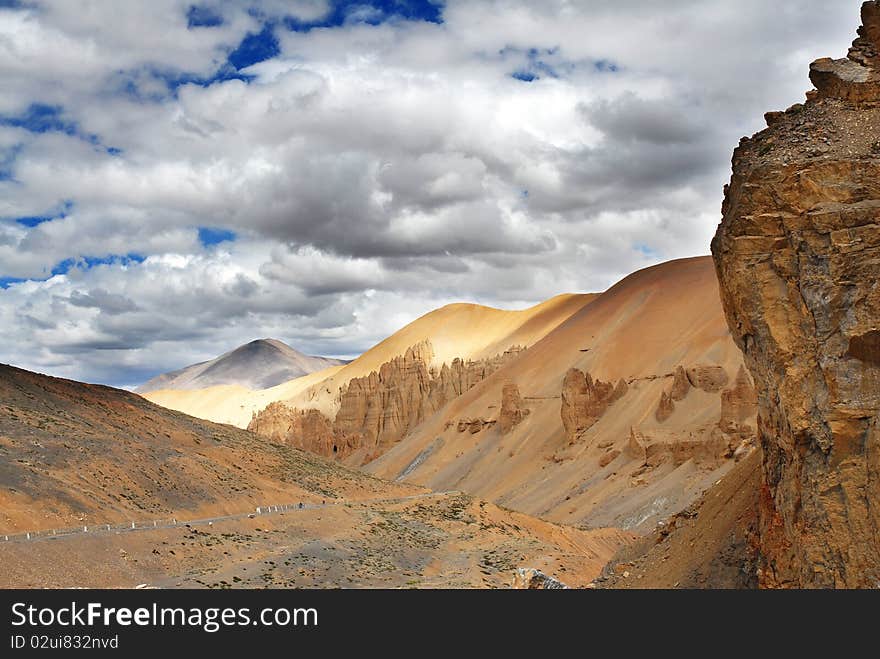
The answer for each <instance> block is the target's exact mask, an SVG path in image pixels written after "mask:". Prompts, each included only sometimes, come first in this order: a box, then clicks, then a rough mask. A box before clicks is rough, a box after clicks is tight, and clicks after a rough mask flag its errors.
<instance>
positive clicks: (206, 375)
mask: <svg viewBox="0 0 880 659" xmlns="http://www.w3.org/2000/svg"><path fill="white" fill-rule="evenodd" d="M344 363H345V362H344V361H342V360H339V359H332V358H329V357H316V356H312V355H306V354H303V353H302V352H300V351H299V350H296V349H295V348H291V347H290V346H289V345H287V344H286V343H284V342H283V341H281V340H279V339H273V338H262V339H254V340H253V341H250V342H249V343H245V344H244V345H241V346H238V347H237V348H234V349H233V350H230V351H229V352H227V353H224V354H222V355H220V356H219V357H217V358H215V359H212V360H210V361H206V362H201V363H198V364H192V365H190V366H186V367H184V368H182V369H179V370H176V371H172V372H170V373H163V374H162V375H158V376H156V377H154V378H153V379H151V380H150V381H149V382H146V383H144V384H143V385H141V386H140V387H138V388H137V389H136V390H135V391H137V392H138V393H148V392H151V391H157V390H160V389H187V390H191V389H205V388H207V387H213V386H216V385H221V384H237V385H240V386H243V387H246V388H248V389H268V388H269V387H274V386H275V385H278V384H281V383H282V382H287V381H288V380H293V379H294V378H298V377H302V376H303V375H308V374H309V373H314V372H315V371H320V370H323V369H325V368H330V367H332V366H338V365H340V364H344Z"/></svg>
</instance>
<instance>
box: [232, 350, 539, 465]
mask: <svg viewBox="0 0 880 659" xmlns="http://www.w3.org/2000/svg"><path fill="white" fill-rule="evenodd" d="M522 350H523V348H521V347H519V346H514V347H512V348H511V349H509V350H507V351H506V352H505V353H503V354H501V355H498V356H496V357H493V358H491V359H485V360H480V361H462V360H461V359H455V360H453V362H452V364H445V363H444V364H443V365H442V366H441V367H440V368H439V369H431V368H430V363H431V361H432V359H433V357H434V351H433V348H432V347H431V343H430V341H423V342H421V343H419V344H416V345H414V346H412V347H410V348H409V349H408V350H407V351H406V353H405V354H403V355H401V356H399V357H396V358H394V359H392V360H391V361H389V362H386V363H384V364H382V366H380V367H379V370H378V371H373V372H372V373H370V374H369V375H367V376H365V377H361V378H354V379H352V380H351V381H350V382H349V383H348V384H347V385H346V386H345V387H343V388H342V390H341V391H340V406H339V411H338V412H337V414H336V419H335V420H334V421H333V422H331V421H330V420H329V419H327V417H325V416H324V415H323V414H322V413H321V412H319V411H318V410H298V409H294V408H290V407H288V406H286V405H284V404H283V403H271V404H270V405H269V406H267V407H266V408H265V409H264V410H262V411H261V412H260V413H258V414H255V415H254V418H253V419H252V421H251V423H250V425H249V426H248V430H251V431H253V432H256V433H257V434H259V435H262V436H264V437H268V438H270V439H273V440H275V441H280V442H285V443H289V444H292V445H294V446H296V447H298V448H302V449H305V450H307V451H311V452H313V453H318V454H319V455H324V456H327V457H332V458H337V459H340V460H341V459H344V458H347V457H348V456H350V455H351V454H352V453H354V452H355V451H357V450H360V449H363V461H369V460H371V459H373V458H375V457H378V456H379V455H381V454H382V453H384V452H385V451H387V450H388V448H390V447H391V446H393V445H394V444H395V443H396V442H398V441H400V440H401V439H402V438H403V437H404V435H406V433H407V432H408V431H409V430H411V429H412V428H414V427H415V426H417V425H418V424H419V423H421V422H422V421H423V420H425V419H426V418H427V417H428V416H430V415H431V414H434V413H435V412H436V411H437V410H439V409H440V408H441V407H443V406H444V405H446V403H448V402H449V401H450V400H452V399H453V398H456V397H457V396H460V395H461V394H462V393H464V392H465V391H467V390H468V389H470V388H471V387H473V386H474V385H475V384H477V383H478V382H480V381H481V380H483V379H485V378H486V377H488V376H489V375H491V374H492V373H494V372H495V371H496V370H497V369H498V368H500V367H501V365H503V364H504V363H505V362H506V361H508V360H510V359H513V358H514V357H516V355H518V354H519V353H520V352H521V351H522ZM505 395H506V396H507V397H508V398H509V400H507V403H506V406H507V407H506V408H505V403H504V401H502V408H505V409H507V412H508V422H509V423H513V425H515V424H516V423H518V422H519V420H521V419H522V417H523V416H524V415H525V414H528V409H526V408H525V406H524V405H523V403H522V398H521V397H520V396H519V393H518V390H517V392H516V395H515V396H514V395H513V392H512V391H509V392H507V394H505ZM502 411H504V409H503V410H502ZM494 423H495V421H494V420H492V421H484V420H482V419H480V420H473V422H469V423H468V424H466V425H467V429H468V430H469V431H470V432H473V433H476V432H479V431H481V430H482V429H483V428H484V427H487V426H490V425H493V424H494ZM459 425H460V426H461V424H459ZM510 427H513V426H512V425H511V426H510Z"/></svg>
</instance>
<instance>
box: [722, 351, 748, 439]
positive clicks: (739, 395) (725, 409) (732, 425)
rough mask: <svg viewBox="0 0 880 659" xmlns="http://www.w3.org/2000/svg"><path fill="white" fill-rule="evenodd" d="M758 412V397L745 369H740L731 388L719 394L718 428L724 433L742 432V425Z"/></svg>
mask: <svg viewBox="0 0 880 659" xmlns="http://www.w3.org/2000/svg"><path fill="white" fill-rule="evenodd" d="M757 411H758V395H757V393H756V392H755V387H754V386H752V380H751V378H749V374H748V373H746V371H745V369H744V368H742V367H740V369H739V372H738V373H737V375H736V380H734V383H733V386H732V387H731V388H730V389H725V390H724V391H722V392H721V420H720V421H719V422H718V427H719V428H721V430H723V431H724V432H726V433H735V432H741V431H743V424H745V423H746V422H747V421H749V420H751V419H752V417H754V416H755V414H756V413H757Z"/></svg>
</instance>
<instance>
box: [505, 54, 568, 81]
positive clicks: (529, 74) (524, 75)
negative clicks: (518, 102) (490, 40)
mask: <svg viewBox="0 0 880 659" xmlns="http://www.w3.org/2000/svg"><path fill="white" fill-rule="evenodd" d="M558 54H559V48H558V47H554V48H517V47H514V46H505V47H504V48H502V49H501V50H499V51H498V55H499V56H501V58H502V59H507V58H509V57H515V58H517V59H520V60H521V59H522V58H523V57H525V60H526V61H525V64H524V65H523V66H521V67H520V68H518V69H517V70H516V71H514V72H513V73H511V74H510V77H511V78H514V79H516V80H521V81H522V82H533V81H535V80H539V79H540V78H558V77H559V75H560V74H559V71H560V69H562V70H564V71H566V72H570V71H571V70H572V69H574V65H573V64H572V63H571V62H562V61H558V60H559V58H558ZM551 58H552V59H555V60H557V61H556V62H554V63H553V64H551V63H550V62H549V61H548V60H550V59H551Z"/></svg>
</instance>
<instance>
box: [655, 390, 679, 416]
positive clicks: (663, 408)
mask: <svg viewBox="0 0 880 659" xmlns="http://www.w3.org/2000/svg"><path fill="white" fill-rule="evenodd" d="M674 411H675V402H674V401H673V400H672V394H670V393H667V392H665V391H664V392H662V393H661V394H660V403H659V404H658V405H657V411H656V412H654V418H656V419H657V420H658V421H659V422H660V423H663V422H664V421H666V419H668V418H669V417H671V416H672V413H673V412H674Z"/></svg>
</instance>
